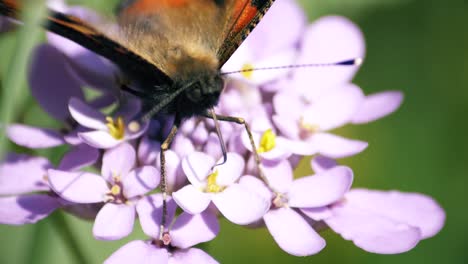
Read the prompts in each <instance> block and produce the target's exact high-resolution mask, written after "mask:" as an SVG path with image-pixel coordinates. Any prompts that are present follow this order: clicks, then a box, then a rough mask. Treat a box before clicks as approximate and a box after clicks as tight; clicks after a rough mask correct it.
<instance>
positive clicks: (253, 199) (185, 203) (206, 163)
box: [173, 152, 270, 225]
mask: <svg viewBox="0 0 468 264" xmlns="http://www.w3.org/2000/svg"><path fill="white" fill-rule="evenodd" d="M221 161H222V159H221V160H220V161H218V163H220V162H221ZM215 164H217V163H215V160H214V159H213V158H212V157H211V156H208V155H206V154H204V153H201V152H194V153H192V154H190V155H189V156H187V157H186V158H185V159H184V160H183V161H182V168H183V170H184V172H185V174H186V175H187V178H188V180H189V181H190V183H191V184H189V185H187V186H185V187H183V188H182V189H180V190H179V191H177V192H174V193H173V198H174V200H175V201H176V203H177V204H178V205H179V206H180V207H181V208H182V209H183V210H184V211H185V212H187V213H190V214H198V213H201V212H203V211H205V209H206V208H208V206H209V205H210V203H211V202H213V204H214V205H215V206H216V208H218V210H219V211H220V212H221V213H222V214H223V215H224V217H226V218H227V219H228V220H229V221H231V222H233V223H235V224H240V225H246V224H249V223H252V222H254V221H256V220H258V219H260V218H261V217H262V216H263V215H264V214H265V212H266V211H267V210H268V208H269V204H270V203H269V201H268V200H267V199H265V198H263V197H261V196H260V195H258V194H257V192H253V191H250V190H248V189H247V188H244V187H243V186H241V185H239V184H238V183H236V181H237V180H238V179H239V177H240V176H241V174H242V172H243V170H244V160H243V159H242V157H241V156H239V155H238V154H236V153H228V159H227V162H226V163H225V164H223V165H220V166H216V167H214V168H213V166H214V165H215Z"/></svg>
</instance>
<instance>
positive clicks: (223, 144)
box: [210, 108, 227, 170]
mask: <svg viewBox="0 0 468 264" xmlns="http://www.w3.org/2000/svg"><path fill="white" fill-rule="evenodd" d="M210 115H211V118H212V119H213V121H214V124H215V129H216V134H217V135H218V139H219V145H220V146H221V151H222V152H223V162H221V163H218V164H216V165H214V166H213V168H211V170H213V169H214V168H215V167H217V166H221V165H223V164H224V163H226V161H227V151H226V144H225V142H224V139H223V133H221V128H220V127H219V121H218V117H217V116H216V113H215V111H214V109H213V108H211V110H210Z"/></svg>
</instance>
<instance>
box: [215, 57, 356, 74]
mask: <svg viewBox="0 0 468 264" xmlns="http://www.w3.org/2000/svg"><path fill="white" fill-rule="evenodd" d="M362 61H363V60H362V58H354V59H349V60H344V61H339V62H333V63H309V64H294V65H283V66H273V67H260V68H247V69H242V70H238V71H230V72H222V73H220V75H230V74H235V73H245V72H253V71H269V70H285V69H297V68H315V67H333V66H359V65H361V64H362Z"/></svg>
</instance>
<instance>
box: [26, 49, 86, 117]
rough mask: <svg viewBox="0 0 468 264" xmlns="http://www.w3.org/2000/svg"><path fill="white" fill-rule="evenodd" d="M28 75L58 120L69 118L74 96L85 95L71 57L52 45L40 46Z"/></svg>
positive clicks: (38, 96) (35, 93) (41, 101)
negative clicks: (74, 71) (70, 102)
mask: <svg viewBox="0 0 468 264" xmlns="http://www.w3.org/2000/svg"><path fill="white" fill-rule="evenodd" d="M28 77H29V80H28V81H29V86H30V88H31V93H32V95H33V96H34V98H36V100H37V102H38V103H39V105H40V106H41V107H42V108H43V109H44V110H45V111H46V112H47V113H48V114H49V115H51V116H52V117H54V118H56V119H58V120H62V121H65V120H66V119H67V118H69V116H70V114H69V112H68V111H67V109H68V100H69V99H70V98H72V97H76V98H81V99H82V98H84V95H83V91H82V90H81V81H80V80H79V79H78V78H76V76H75V75H74V74H72V71H71V69H70V65H69V64H68V61H67V58H66V57H65V56H64V55H63V54H62V53H61V52H60V51H59V50H57V49H56V48H55V47H53V46H51V45H47V44H43V45H41V46H38V47H37V48H36V50H35V51H34V54H33V58H32V60H31V64H30V70H29V74H28ZM51 95H53V96H51Z"/></svg>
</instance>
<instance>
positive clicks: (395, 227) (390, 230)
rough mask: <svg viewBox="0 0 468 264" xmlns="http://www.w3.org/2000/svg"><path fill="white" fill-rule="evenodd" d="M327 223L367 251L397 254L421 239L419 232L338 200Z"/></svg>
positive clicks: (410, 247)
mask: <svg viewBox="0 0 468 264" xmlns="http://www.w3.org/2000/svg"><path fill="white" fill-rule="evenodd" d="M332 211H333V216H332V217H330V218H328V219H326V220H325V222H326V223H327V225H328V226H329V227H330V228H331V229H332V230H333V231H335V232H336V233H338V234H340V235H341V236H342V237H343V238H344V239H346V240H352V241H353V242H354V244H355V245H356V246H358V247H360V248H362V249H364V250H366V251H368V252H372V253H377V254H398V253H403V252H406V251H409V250H411V249H412V248H414V247H415V246H416V244H417V243H418V242H419V240H420V239H421V238H422V236H421V231H420V229H419V228H417V227H413V226H410V225H407V224H404V223H401V222H398V221H394V220H392V219H390V218H387V217H385V216H381V215H378V214H375V213H373V212H368V211H366V210H361V209H360V208H357V207H355V206H353V205H352V204H348V203H347V202H341V203H338V204H336V205H334V206H333V208H332Z"/></svg>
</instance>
